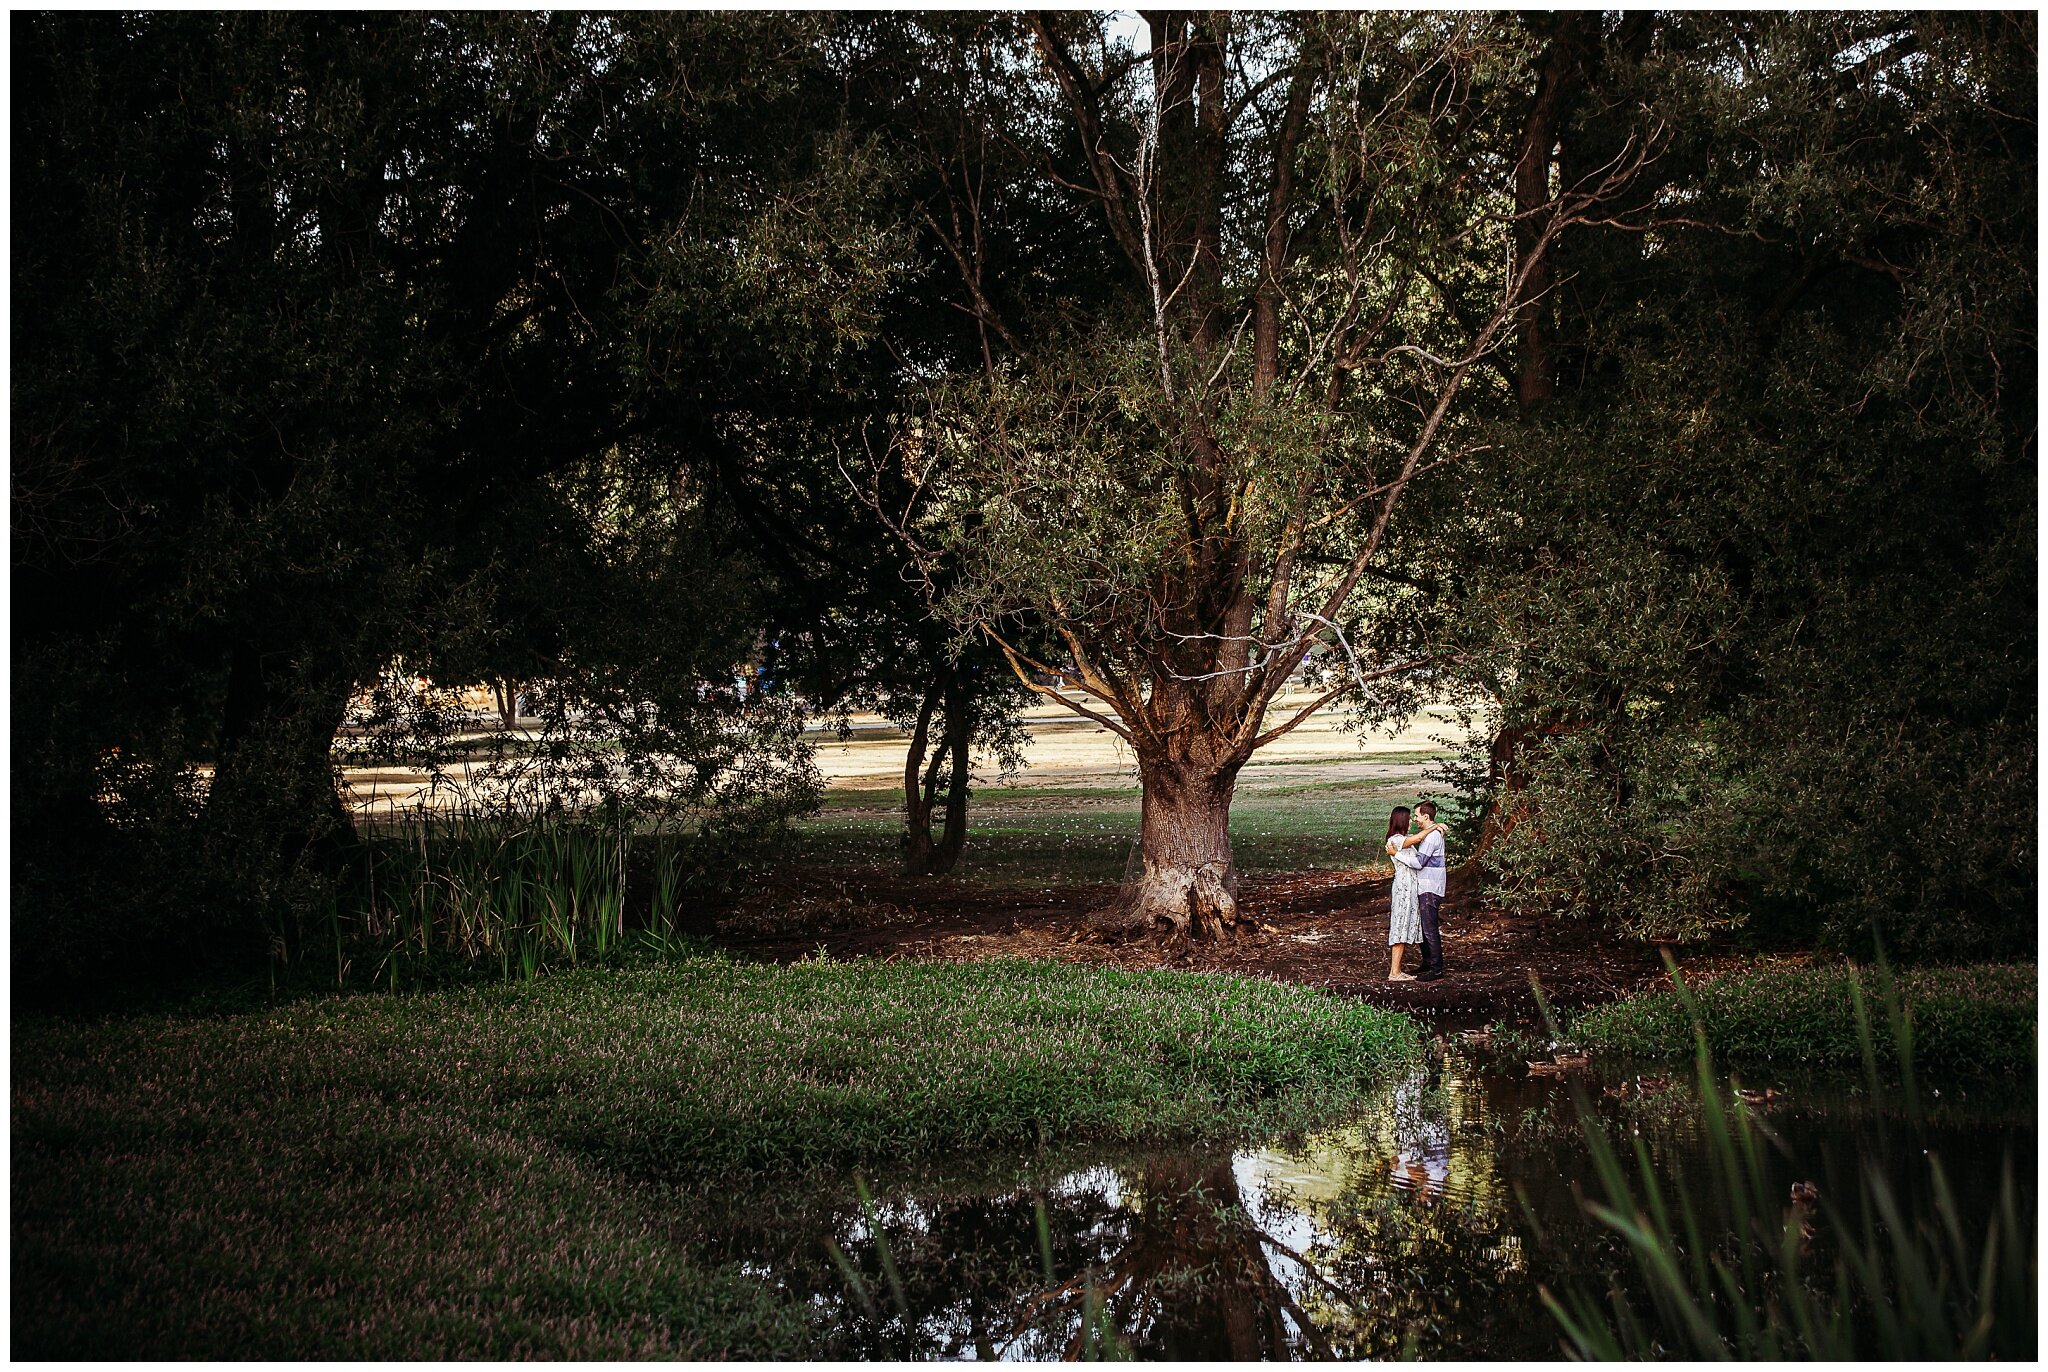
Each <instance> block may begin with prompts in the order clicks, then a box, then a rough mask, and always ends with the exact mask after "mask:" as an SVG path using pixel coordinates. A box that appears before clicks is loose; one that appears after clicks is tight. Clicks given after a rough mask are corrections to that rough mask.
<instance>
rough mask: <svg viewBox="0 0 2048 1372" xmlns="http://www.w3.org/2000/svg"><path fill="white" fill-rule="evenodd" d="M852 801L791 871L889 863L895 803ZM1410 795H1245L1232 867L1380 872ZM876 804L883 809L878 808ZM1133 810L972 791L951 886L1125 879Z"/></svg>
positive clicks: (811, 838)
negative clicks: (1398, 809) (1394, 814)
mask: <svg viewBox="0 0 2048 1372" xmlns="http://www.w3.org/2000/svg"><path fill="white" fill-rule="evenodd" d="M850 794H851V793H837V792H835V793H833V796H832V797H829V798H828V804H829V806H830V808H831V809H833V810H835V811H837V813H832V814H827V815H825V816H823V817H820V818H817V819H811V820H805V821H803V822H801V823H799V824H798V825H797V826H796V840H795V859H796V860H797V861H798V862H800V863H805V864H818V865H823V866H844V867H893V866H894V865H895V863H896V862H897V860H898V854H899V851H900V848H899V843H900V837H899V836H900V835H901V833H902V823H901V820H900V819H899V817H898V814H897V810H896V801H897V799H898V798H896V797H894V796H893V794H892V793H887V792H869V793H866V795H865V797H864V798H863V799H862V800H860V801H859V802H854V803H848V802H845V801H842V800H841V799H840V797H841V796H845V795H850ZM1417 794H1418V792H1417V783H1416V782H1415V781H1413V780H1390V781H1365V782H1359V781H1346V782H1342V783H1333V784H1320V785H1310V784H1292V785H1288V786H1284V787H1276V788H1274V789H1272V790H1265V791H1259V790H1247V791H1242V792H1240V793H1239V795H1238V797H1237V800H1236V802H1235V803H1234V804H1233V805H1232V806H1231V812H1230V840H1231V846H1232V849H1233V851H1234V853H1235V856H1236V858H1237V863H1238V867H1239V868H1240V869H1241V870H1243V871H1245V872H1249V873H1254V874H1256V873H1260V872H1307V871H1354V870H1357V869H1360V868H1366V867H1372V866H1375V865H1378V866H1384V865H1385V864H1386V855H1385V853H1384V852H1383V851H1382V846H1383V844H1384V842H1385V836H1386V832H1387V813H1388V811H1389V810H1391V809H1392V808H1393V807H1394V806H1395V805H1399V804H1406V803H1411V802H1413V801H1414V800H1415V799H1416V796H1417ZM882 796H889V797H890V803H888V804H882V803H880V801H879V799H878V798H879V797H882ZM1138 802H1139V797H1138V794H1137V792H1136V791H1134V790H1129V789H1125V790H1115V791H1101V790H1097V789H1086V790H1083V789H1078V788H1077V789H1075V790H1072V791H1066V790H1037V791H1033V790H1028V789H1016V790H1005V791H997V790H995V789H994V788H990V789H988V790H978V791H976V792H975V795H974V802H973V804H972V805H971V806H970V807H969V810H968V836H967V850H966V852H965V854H964V855H963V856H962V858H961V862H960V866H959V868H958V869H957V870H956V872H955V875H954V879H955V880H958V881H961V882H964V883H967V884H969V885H973V886H978V887H988V888H992V889H1000V890H1015V889H1022V888H1027V887H1038V888H1045V887H1059V886H1074V885H1086V884H1093V883H1098V882H1114V881H1121V880H1122V879H1123V877H1124V874H1125V869H1126V867H1127V866H1128V865H1129V864H1130V861H1131V855H1132V850H1133V848H1134V846H1135V845H1136V843H1137V839H1138ZM849 812H850V813H849Z"/></svg>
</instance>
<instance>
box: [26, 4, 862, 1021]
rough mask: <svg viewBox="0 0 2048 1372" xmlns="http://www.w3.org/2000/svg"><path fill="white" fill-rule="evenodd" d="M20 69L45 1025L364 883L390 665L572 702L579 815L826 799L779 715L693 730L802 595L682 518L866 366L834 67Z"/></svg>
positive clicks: (628, 30) (253, 50) (40, 23)
mask: <svg viewBox="0 0 2048 1372" xmlns="http://www.w3.org/2000/svg"><path fill="white" fill-rule="evenodd" d="M16 38H17V40H18V41H17V46H16V54H17V66H16V73H15V74H16V79H17V89H18V90H19V92H20V94H21V106H20V108H21V112H22V116H23V118H22V124H21V128H20V133H21V138H20V140H19V142H18V144H17V149H18V153H19V156H18V157H17V161H16V165H15V172H16V176H17V179H18V181H19V183H20V184H21V186H22V189H23V201H24V204H25V205H29V206H32V207H33V208H32V209H31V210H30V211H29V212H28V213H26V214H24V215H23V216H21V217H20V218H19V220H18V221H17V224H16V252H15V258H14V261H15V277H14V281H13V288H14V299H15V304H16V309H15V312H14V316H13V317H14V336H13V343H14V348H15V352H16V355H17V357H18V358H19V362H18V364H17V367H16V371H15V375H14V383H15V389H14V404H15V419H16V424H17V426H18V429H19V432H20V434H21V442H20V443H19V444H18V451H17V454H16V460H15V462H14V463H13V486H12V497H13V504H14V510H15V522H14V529H15V537H14V540H13V568H14V576H15V584H16V587H17V590H18V591H19V592H20V595H21V601H20V604H21V608H22V611H23V613H22V614H21V615H19V616H18V617H17V619H16V622H15V632H16V645H17V653H16V682H15V687H16V689H15V696H14V699H15V714H14V731H15V738H16V742H17V756H18V761H19V765H18V766H17V767H16V769H15V772H14V779H13V784H14V788H15V789H14V797H15V806H14V817H15V818H14V823H15V848H14V851H15V857H16V868H15V889H16V893H17V897H18V899H17V912H18V915H19V917H20V922H19V923H18V924H17V926H16V932H17V938H16V941H15V948H16V954H17V958H18V960H19V961H18V963H17V965H18V966H20V967H21V968H22V970H23V971H25V972H27V973H29V974H30V979H31V980H33V981H34V982H36V983H37V984H48V983H49V982H50V981H51V979H52V978H58V977H64V976H69V975H75V974H77V973H79V972H80V971H82V970H85V969H89V968H93V967H96V966H103V965H104V964H106V963H108V962H110V961H113V960H116V959H120V958H126V959H128V960H129V962H130V963H131V964H132V966H131V968H130V970H134V971H136V972H138V973H139V974H143V975H154V974H160V972H161V971H162V970H163V968H164V967H165V966H166V964H165V963H164V961H163V955H164V954H165V953H166V952H167V951H170V950H171V949H172V948H173V947H175V946H177V945H180V944H182V945H184V947H185V949H186V950H188V951H189V950H190V949H191V948H193V947H194V946H197V947H199V948H201V949H203V950H207V951H211V952H213V953H215V954H219V955H223V956H226V957H229V958H231V959H235V960H246V957H247V955H248V953H249V952H250V951H252V950H255V949H260V948H261V947H262V934H263V927H264V918H265V917H269V918H270V919H271V920H272V921H273V928H274V927H275V919H276V918H277V917H278V916H279V915H280V913H281V912H286V911H289V910H292V909H294V908H297V909H303V908H304V907H305V905H306V904H307V903H308V902H309V901H314V900H317V898H318V891H319V886H320V884H321V879H322V878H323V877H324V875H325V874H326V873H328V872H331V871H332V870H333V869H334V867H335V866H336V864H337V861H338V857H337V854H336V852H335V849H337V848H345V847H346V845H347V840H348V833H347V830H346V828H345V826H344V825H343V824H342V823H341V819H342V817H341V815H340V813H339V807H338V804H337V801H336V795H335V786H334V778H333V773H332V765H331V759H330V745H331V744H332V742H333V740H334V737H335V732H336V729H337V727H338V726H339V725H340V724H341V722H342V719H343V715H344V712H345V711H346V710H347V708H348V705H349V701H350V699H351V696H352V695H354V694H355V693H356V691H357V690H358V689H359V688H361V687H365V686H368V685H370V684H371V683H373V682H376V681H378V680H379V679H380V677H381V676H383V675H384V674H385V673H386V672H387V670H388V668H389V666H390V664H391V663H392V662H393V660H394V658H402V659H403V660H404V663H405V667H404V675H405V676H406V677H408V678H409V677H410V676H411V675H412V674H413V673H415V672H422V671H424V672H427V673H430V674H433V675H436V676H441V677H442V678H443V679H444V680H451V679H452V681H454V682H459V681H462V680H464V679H465V678H466V677H470V676H471V674H488V675H492V676H498V677H507V676H509V677H513V678H515V679H529V680H530V679H532V678H534V677H541V678H543V679H544V680H545V681H546V682H548V683H551V685H552V687H553V689H552V691H551V692H546V693H543V697H542V701H543V705H544V706H545V708H544V709H543V710H542V711H541V713H543V714H545V715H547V716H548V717H549V721H550V723H551V724H553V725H555V726H556V728H555V729H554V730H553V732H554V733H556V734H558V735H562V736H563V737H562V738H561V739H560V740H558V741H559V742H560V744H561V746H560V747H559V748H554V749H551V750H549V752H548V753H547V754H546V756H548V757H550V758H552V759H553V760H555V761H558V762H561V763H563V764H564V766H563V767H560V768H558V769H557V773H558V775H557V777H556V782H557V785H556V787H555V789H554V791H553V793H552V794H551V796H550V799H561V798H563V797H564V796H565V795H566V797H567V798H568V799H570V800H572V801H574V800H577V799H578V798H579V797H580V794H581V792H580V791H579V789H578V784H579V783H588V782H589V781H591V780H592V777H591V775H590V773H591V772H592V771H593V770H595V771H596V772H597V774H598V776H599V778H600V779H605V780H610V779H614V778H615V776H616V773H617V772H618V770H619V769H618V768H613V769H612V773H613V775H612V776H609V777H608V776H607V775H606V773H605V770H604V769H603V768H601V767H597V768H593V766H592V765H590V764H591V759H592V758H593V757H594V756H595V755H596V752H598V751H601V750H593V749H592V748H590V747H582V746H579V745H581V744H583V743H585V742H595V743H600V744H603V745H605V746H606V747H608V748H609V749H610V750H611V751H612V753H613V754H614V755H616V754H617V753H618V751H619V748H620V746H621V745H622V744H623V745H624V749H625V758H626V760H627V764H628V765H627V767H626V769H625V770H627V771H628V772H630V771H631V770H632V769H631V766H630V764H631V763H632V762H633V761H635V760H643V759H644V760H650V763H651V765H650V769H649V770H651V771H652V772H654V773H655V774H656V777H657V779H658V780H660V781H661V782H662V783H664V789H666V790H667V791H668V793H669V794H668V796H667V798H668V799H671V800H674V801H676V802H678V803H691V804H714V805H715V804H717V803H718V802H719V801H721V800H723V799H725V798H727V797H728V796H729V795H730V794H732V793H734V792H751V791H755V790H758V789H762V788H764V787H765V788H766V789H768V790H769V791H771V792H778V793H780V794H782V795H792V794H793V795H795V796H796V797H798V798H801V793H802V791H803V789H804V785H805V775H804V769H803V767H802V766H801V764H800V759H799V760H797V761H796V765H795V766H794V767H793V769H792V766H790V765H787V764H789V763H790V761H791V759H790V758H789V753H790V748H789V737H788V729H787V727H786V719H785V718H783V716H786V715H787V710H786V709H785V710H783V711H780V712H779V713H778V712H775V711H771V712H770V716H771V717H770V718H767V719H765V720H757V719H755V718H753V717H752V716H751V715H750V714H749V712H747V711H743V710H741V709H739V708H738V706H737V704H736V703H735V702H733V701H732V700H730V699H729V698H721V697H719V696H716V695H712V696H706V695H705V694H704V693H703V692H701V691H700V690H699V689H698V688H699V686H700V684H701V683H703V682H704V681H706V680H709V681H712V682H719V681H724V682H730V681H731V679H732V668H733V666H734V665H735V663H737V662H739V661H744V660H745V659H746V658H747V657H748V656H750V655H752V653H753V651H754V647H755V644H756V641H757V638H758V636H759V634H760V632H761V631H762V628H763V621H764V620H765V619H766V618H767V611H766V609H765V608H764V603H763V602H764V600H765V599H766V598H767V597H766V596H765V594H764V592H765V590H766V589H768V588H764V587H763V586H762V585H761V584H760V583H759V578H758V576H757V575H756V574H755V568H754V564H753V563H752V561H751V560H750V558H749V555H748V549H747V548H746V547H745V546H744V545H743V543H742V542H741V540H740V539H739V538H738V537H736V531H734V530H733V529H731V527H730V526H729V524H728V523H727V522H726V521H724V520H722V519H720V518H715V517H712V516H711V515H709V514H708V513H707V503H708V501H709V496H708V494H707V486H706V483H705V482H704V481H702V480H691V479H690V473H691V472H692V471H694V470H695V469H696V468H697V467H699V466H703V465H708V464H710V463H712V462H713V460H714V458H715V457H716V456H717V455H718V454H719V453H721V452H723V451H725V450H726V449H727V448H729V447H732V446H735V445H739V446H743V445H744V444H745V443H746V442H748V441H752V440H751V438H750V436H749V435H750V432H751V431H750V429H749V427H748V419H747V417H748V416H750V415H754V414H761V413H769V414H772V415H774V416H776V417H777V418H778V419H781V420H784V421H788V420H790V419H791V418H792V417H793V416H795V415H796V414H798V413H799V412H800V411H801V410H802V408H803V406H802V405H801V404H798V403H795V402H793V401H792V396H813V395H816V396H824V395H829V394H830V393H831V387H830V384H829V376H830V372H831V366H832V362H833V358H834V356H835V355H836V353H837V352H838V350H839V349H840V348H841V346H842V345H843V344H844V343H845V342H846V341H847V340H849V339H852V338H854V337H856V336H857V335H858V334H859V331H860V330H861V329H862V328H863V327H866V326H867V325H868V324H870V323H871V322H872V294H873V292H872V282H873V281H874V280H875V279H876V277H875V273H874V272H873V271H872V270H871V268H870V265H869V264H870V262H871V259H873V258H874V257H875V256H876V255H877V254H879V253H882V252H884V251H885V250H886V248H887V243H886V241H885V240H884V238H883V237H882V236H879V235H878V234H877V233H876V232H872V231H869V230H868V229H866V228H865V227H864V226H863V225H861V224H859V223H857V222H853V221H851V220H849V219H847V218H846V217H845V216H843V215H838V214H837V211H838V210H839V208H840V207H842V206H844V205H846V204H847V203H849V196H848V195H846V194H843V193H840V191H841V190H842V189H843V186H842V185H841V182H842V181H843V179H844V178H846V177H848V176H850V175H853V174H855V172H856V171H857V163H856V162H855V161H853V160H850V158H849V156H846V155H842V154H844V153H845V152H846V150H845V149H844V148H843V147H842V146H841V145H840V143H839V142H838V141H837V140H836V139H835V136H834V134H833V131H832V129H831V127H830V125H831V121H830V120H829V119H828V118H823V117H820V116H819V115H818V114H817V113H816V112H815V111H814V110H812V108H811V104H810V100H811V96H812V94H813V93H814V92H815V91H816V90H818V89H819V86H818V84H817V83H818V81H819V80H820V79H822V78H821V76H820V73H821V70H822V68H821V61H822V59H821V57H820V56H819V50H818V48H817V44H816V41H815V40H816V29H815V26H814V25H811V24H810V23H808V21H802V20H786V19H782V18H778V17H772V16H771V17H765V18H759V19H747V18H735V17H732V16H716V15H704V16H693V17H674V18H665V17H650V18H647V19H645V20H640V21H634V22H630V23H629V22H626V21H621V20H613V19H606V18H601V17H564V16H542V15H529V16H504V17H484V18H477V17H464V16H431V15H428V16H397V15H394V16H374V17H370V16H334V15H327V16H321V15H284V14H278V15H233V16H215V15H199V14H191V15H153V16H128V17H116V16H107V15H70V16H60V15H43V16H34V17H29V18H25V19H23V20H22V21H20V22H19V23H18V24H17V25H16ZM699 73H701V76H699V75H696V74H699ZM826 89H828V90H829V86H827V87H826ZM678 90H681V91H687V92H690V94H689V95H688V96H687V97H686V98H680V99H676V98H666V97H665V96H664V95H663V94H662V93H663V92H674V91H678ZM834 178H840V180H835V179H834ZM791 199H794V200H795V201H797V202H799V203H802V204H805V205H808V206H811V207H813V208H815V209H817V213H811V214H801V215H799V214H792V213H791V212H790V210H789V208H788V203H787V202H788V201H789V200H791ZM607 726H608V727H607ZM592 734H597V735H602V737H600V738H598V739H596V740H591V739H590V738H589V736H590V735H592ZM735 752H737V753H740V754H743V755H744V756H742V757H741V758H740V759H739V763H740V764H741V765H739V766H737V767H736V766H734V765H733V763H734V756H733V755H734V754H735ZM208 767H210V768H211V769H212V770H211V772H210V774H209V773H208V772H206V771H204V770H201V769H202V768H208ZM562 771H569V772H571V773H573V775H571V776H570V777H568V778H566V779H564V778H562V777H561V776H559V773H560V772H562ZM632 779H633V778H630V777H629V778H628V780H632ZM641 789H642V790H643V791H644V790H647V789H649V788H647V787H645V786H643V787H641Z"/></svg>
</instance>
